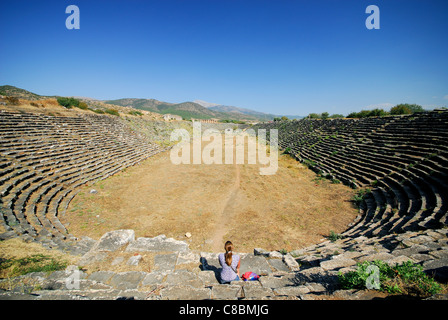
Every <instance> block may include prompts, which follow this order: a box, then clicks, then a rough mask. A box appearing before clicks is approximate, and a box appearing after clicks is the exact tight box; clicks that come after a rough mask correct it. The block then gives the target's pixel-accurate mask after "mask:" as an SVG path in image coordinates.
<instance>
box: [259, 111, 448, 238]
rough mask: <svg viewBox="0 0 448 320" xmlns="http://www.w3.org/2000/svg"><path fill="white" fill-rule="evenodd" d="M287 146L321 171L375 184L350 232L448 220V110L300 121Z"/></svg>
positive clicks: (292, 124)
mask: <svg viewBox="0 0 448 320" xmlns="http://www.w3.org/2000/svg"><path fill="white" fill-rule="evenodd" d="M255 128H263V129H274V128H275V129H278V130H279V132H278V133H279V134H278V136H279V146H280V147H281V148H283V149H286V148H289V150H290V151H289V152H290V153H291V154H292V155H294V156H295V157H296V158H297V159H298V160H299V161H302V162H305V163H306V164H307V165H308V166H309V167H311V168H312V169H313V170H315V171H316V172H318V173H320V174H321V175H323V176H326V177H327V178H330V179H337V180H340V181H342V182H343V183H345V184H347V185H350V186H352V187H354V188H363V189H368V190H369V191H370V192H367V193H366V195H365V196H364V199H363V201H362V202H361V204H360V213H361V214H362V215H360V216H359V217H358V218H357V219H356V220H355V221H354V223H353V224H352V226H351V227H350V228H349V229H348V230H347V231H346V232H345V233H344V235H351V236H360V235H368V236H375V235H384V234H387V233H389V232H403V231H407V230H415V229H422V228H439V227H442V226H446V225H447V224H448V218H447V211H448V210H447V209H448V208H447V206H448V191H447V190H448V179H447V178H448V145H447V142H448V111H447V110H445V111H442V110H439V111H433V112H425V113H418V114H413V115H406V116H392V117H381V118H366V119H329V120H308V119H303V120H293V121H286V122H285V121H280V122H274V123H269V124H260V125H257V126H255Z"/></svg>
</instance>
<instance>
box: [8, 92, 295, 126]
mask: <svg viewBox="0 0 448 320" xmlns="http://www.w3.org/2000/svg"><path fill="white" fill-rule="evenodd" d="M0 94H2V95H6V96H13V97H17V98H21V99H27V100H39V99H46V98H56V97H57V96H41V95H39V94H36V93H33V92H30V91H27V90H25V89H21V88H17V87H14V86H10V85H4V86H0ZM78 99H80V100H83V101H85V102H86V103H87V104H89V103H94V102H95V101H99V102H103V103H107V104H112V105H117V106H122V107H132V108H135V109H139V110H146V111H150V112H156V113H159V114H175V115H179V116H182V117H183V118H184V119H191V118H194V119H219V120H238V121H253V122H254V121H270V120H273V119H274V118H276V117H282V116H283V115H274V114H269V113H264V112H259V111H255V110H250V109H245V108H239V107H234V106H226V105H220V104H217V103H211V102H207V101H203V100H194V101H192V102H190V101H188V102H182V103H170V102H164V101H159V100H156V99H138V98H123V99H116V100H97V99H92V98H85V97H81V98H80V97H78ZM286 117H288V118H290V119H294V118H296V119H300V118H303V117H301V116H288V115H286Z"/></svg>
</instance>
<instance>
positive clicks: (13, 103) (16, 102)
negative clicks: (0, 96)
mask: <svg viewBox="0 0 448 320" xmlns="http://www.w3.org/2000/svg"><path fill="white" fill-rule="evenodd" d="M5 99H6V103H7V104H9V105H11V106H17V105H19V104H20V101H19V99H18V98H16V97H5Z"/></svg>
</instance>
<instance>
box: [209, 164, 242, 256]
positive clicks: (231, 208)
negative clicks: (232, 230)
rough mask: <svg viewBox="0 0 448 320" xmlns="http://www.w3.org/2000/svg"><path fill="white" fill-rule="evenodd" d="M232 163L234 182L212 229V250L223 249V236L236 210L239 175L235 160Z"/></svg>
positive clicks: (218, 250)
mask: <svg viewBox="0 0 448 320" xmlns="http://www.w3.org/2000/svg"><path fill="white" fill-rule="evenodd" d="M234 160H235V158H234ZM234 163H235V164H234V167H235V183H234V184H233V186H232V188H231V189H230V191H229V195H228V197H227V201H226V203H225V205H224V208H223V210H222V212H221V214H220V216H219V217H218V219H217V220H218V221H217V224H216V227H215V230H214V234H213V236H212V238H211V242H212V250H213V252H220V251H222V250H223V248H224V243H225V241H227V240H225V239H224V236H225V234H226V233H227V232H228V230H229V227H230V225H231V222H232V220H233V219H234V218H235V213H236V211H237V208H236V204H237V197H238V194H239V192H240V180H241V175H240V167H239V165H238V164H236V161H234Z"/></svg>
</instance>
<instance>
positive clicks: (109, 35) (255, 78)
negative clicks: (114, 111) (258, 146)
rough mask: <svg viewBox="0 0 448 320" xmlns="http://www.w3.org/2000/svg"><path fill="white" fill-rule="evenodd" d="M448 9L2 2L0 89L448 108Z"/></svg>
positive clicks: (298, 109) (236, 2) (250, 103)
mask: <svg viewBox="0 0 448 320" xmlns="http://www.w3.org/2000/svg"><path fill="white" fill-rule="evenodd" d="M370 4H374V5H377V6H378V7H379V9H380V29H379V30H368V29H367V28H366V27H365V20H366V19H367V17H368V16H369V15H368V14H366V13H365V10H366V8H367V6H368V5H370ZM68 5H77V6H78V7H79V9H80V29H79V30H68V29H67V28H66V26H65V20H66V18H67V17H68V16H69V14H66V13H65V9H66V7H67V6H68ZM447 15H448V1H446V0H440V1H431V0H425V1H423V0H419V1H416V0H406V1H401V0H387V1H386V0H384V1H383V0H369V1H364V0H352V1H345V0H333V1H330V0H313V1H311V0H307V1H301V0H254V1H252V0H250V1H248V0H177V1H175V0H148V1H143V0H140V1H138V0H128V1H124V0H121V1H116V0H101V1H94V0H85V1H77V0H57V1H30V0H28V1H24V0H16V1H3V2H2V6H1V11H0V39H1V42H0V85H3V84H10V85H14V86H17V87H20V88H24V89H27V90H30V91H32V92H35V93H38V94H42V95H61V96H64V95H67V96H84V97H92V98H97V99H117V98H125V97H126V98H131V97H132V98H154V99H158V100H161V101H167V102H184V101H193V100H196V99H201V100H205V101H208V102H214V103H219V104H225V105H233V106H238V107H243V108H249V109H254V110H258V111H262V112H268V113H275V114H289V115H291V114H293V115H307V114H309V113H310V112H318V113H319V112H324V111H327V112H330V113H342V114H348V113H349V112H352V111H359V110H362V109H370V108H373V107H376V106H380V107H383V108H384V109H386V110H388V109H389V108H390V107H391V106H393V105H395V104H398V103H417V104H421V105H423V106H425V107H426V108H435V107H441V106H447V105H448V58H447V57H448V54H447V53H448V19H447V18H446V17H447Z"/></svg>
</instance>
